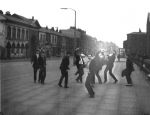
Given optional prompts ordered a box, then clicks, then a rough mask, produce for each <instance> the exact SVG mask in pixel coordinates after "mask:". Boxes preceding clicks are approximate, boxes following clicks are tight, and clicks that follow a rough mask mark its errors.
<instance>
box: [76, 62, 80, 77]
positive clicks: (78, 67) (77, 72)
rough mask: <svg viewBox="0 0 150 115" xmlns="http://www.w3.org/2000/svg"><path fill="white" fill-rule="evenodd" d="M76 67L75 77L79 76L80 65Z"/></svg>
mask: <svg viewBox="0 0 150 115" xmlns="http://www.w3.org/2000/svg"><path fill="white" fill-rule="evenodd" d="M76 67H77V71H76V73H75V75H77V74H79V69H80V65H79V64H76Z"/></svg>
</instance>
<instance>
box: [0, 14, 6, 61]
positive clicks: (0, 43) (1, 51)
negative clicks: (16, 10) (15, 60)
mask: <svg viewBox="0 0 150 115" xmlns="http://www.w3.org/2000/svg"><path fill="white" fill-rule="evenodd" d="M5 20H6V18H5V17H4V16H2V15H0V59H3V58H4V57H5V38H6V26H5Z"/></svg>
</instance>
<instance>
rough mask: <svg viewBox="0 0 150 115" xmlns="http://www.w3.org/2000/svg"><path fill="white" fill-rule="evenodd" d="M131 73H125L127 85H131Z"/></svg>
mask: <svg viewBox="0 0 150 115" xmlns="http://www.w3.org/2000/svg"><path fill="white" fill-rule="evenodd" d="M131 73H132V72H130V71H129V72H127V73H126V80H127V83H128V84H132V79H131Z"/></svg>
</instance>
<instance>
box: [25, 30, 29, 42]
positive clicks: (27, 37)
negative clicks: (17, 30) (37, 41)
mask: <svg viewBox="0 0 150 115" xmlns="http://www.w3.org/2000/svg"><path fill="white" fill-rule="evenodd" d="M28 34H29V32H28V30H27V31H26V39H27V40H29V36H28Z"/></svg>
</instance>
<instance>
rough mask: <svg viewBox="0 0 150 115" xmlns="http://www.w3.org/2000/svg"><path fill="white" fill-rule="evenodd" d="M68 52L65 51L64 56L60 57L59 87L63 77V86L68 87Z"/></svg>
mask: <svg viewBox="0 0 150 115" xmlns="http://www.w3.org/2000/svg"><path fill="white" fill-rule="evenodd" d="M69 63H70V62H69V53H68V52H67V53H66V54H65V56H64V57H63V59H62V62H61V64H60V70H61V77H60V80H59V83H58V85H59V87H62V85H61V83H62V81H63V79H64V78H65V82H64V88H69V87H68V70H69Z"/></svg>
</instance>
